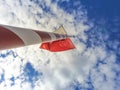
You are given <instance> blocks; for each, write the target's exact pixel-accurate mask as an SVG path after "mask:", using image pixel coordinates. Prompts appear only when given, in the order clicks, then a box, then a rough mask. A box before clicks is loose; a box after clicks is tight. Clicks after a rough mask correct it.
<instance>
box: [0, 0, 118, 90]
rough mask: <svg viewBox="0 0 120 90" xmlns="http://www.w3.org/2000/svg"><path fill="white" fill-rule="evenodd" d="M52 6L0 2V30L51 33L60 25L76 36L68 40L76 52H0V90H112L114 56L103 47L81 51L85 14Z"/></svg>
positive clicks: (29, 0) (38, 1) (34, 0)
mask: <svg viewBox="0 0 120 90" xmlns="http://www.w3.org/2000/svg"><path fill="white" fill-rule="evenodd" d="M53 1H54V0H44V1H43V0H18V1H11V0H1V1H0V12H2V13H1V14H0V23H1V24H8V25H13V26H18V27H25V28H32V29H37V30H43V31H51V32H52V31H53V30H54V29H55V28H58V27H59V25H61V24H63V25H64V27H65V29H66V30H67V32H68V33H69V34H74V35H78V36H77V37H76V38H74V39H72V40H73V42H74V44H75V46H76V49H75V50H72V51H65V52H60V53H51V52H48V51H44V50H41V49H39V48H38V47H39V45H32V46H29V47H22V48H17V49H12V50H4V51H0V76H1V77H0V89H1V90H8V89H9V90H14V89H15V90H16V89H17V90H26V89H29V90H47V89H49V90H68V89H69V90H74V89H75V88H78V89H84V90H87V89H90V88H91V89H95V90H99V89H100V90H101V89H102V90H107V89H108V86H110V87H109V90H114V89H115V90H118V89H119V86H118V84H119V80H120V79H119V77H118V78H116V77H117V75H118V76H119V74H117V73H116V72H119V71H120V69H119V68H118V67H119V66H118V64H116V63H115V62H116V55H115V54H114V53H113V52H111V53H108V52H107V51H106V47H104V45H100V46H94V47H87V45H86V43H87V40H88V39H89V38H88V36H87V34H86V33H84V32H85V31H88V30H89V29H90V28H91V27H92V26H93V24H92V23H90V24H85V22H88V21H87V12H86V11H85V10H83V9H82V5H81V3H80V2H78V3H76V2H73V4H74V5H73V6H76V7H78V6H79V9H78V10H76V11H75V10H73V12H72V13H69V12H67V11H65V9H64V8H61V7H60V6H59V5H58V3H59V1H57V0H55V1H54V3H53ZM62 2H65V1H64V0H62ZM68 2H70V1H69V0H68V1H66V3H68ZM101 39H102V40H103V38H102V37H101ZM89 40H91V41H92V40H93V39H89ZM103 44H104V43H103ZM26 65H30V67H32V69H33V70H35V71H36V72H35V73H36V74H37V76H36V74H35V75H33V76H29V75H28V74H29V73H30V74H31V73H32V72H29V69H26V67H25V66H26ZM30 67H29V68H30ZM26 70H28V71H26ZM26 72H29V73H26ZM36 77H37V78H36ZM115 79H116V80H115ZM33 83H34V84H33Z"/></svg>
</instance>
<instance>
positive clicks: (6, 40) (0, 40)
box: [0, 26, 24, 50]
mask: <svg viewBox="0 0 120 90" xmlns="http://www.w3.org/2000/svg"><path fill="white" fill-rule="evenodd" d="M20 46H24V42H23V41H22V40H21V39H20V38H19V37H18V36H17V35H16V34H15V33H13V32H12V31H10V30H8V29H6V28H4V27H2V26H0V50H3V49H10V48H16V47H20Z"/></svg>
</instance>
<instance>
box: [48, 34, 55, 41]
mask: <svg viewBox="0 0 120 90" xmlns="http://www.w3.org/2000/svg"><path fill="white" fill-rule="evenodd" d="M48 34H49V35H50V37H51V41H55V40H56V39H57V38H56V36H55V34H54V33H48Z"/></svg>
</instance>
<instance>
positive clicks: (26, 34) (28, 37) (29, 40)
mask: <svg viewBox="0 0 120 90" xmlns="http://www.w3.org/2000/svg"><path fill="white" fill-rule="evenodd" d="M4 27H5V28H7V29H9V30H10V31H12V32H14V33H15V34H17V35H18V36H19V37H20V38H21V39H22V40H23V42H24V43H25V45H32V44H38V43H41V42H42V40H41V38H40V37H39V35H38V34H37V33H36V32H34V31H32V30H30V29H24V28H18V27H11V26H4Z"/></svg>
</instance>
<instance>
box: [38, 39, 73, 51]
mask: <svg viewBox="0 0 120 90" xmlns="http://www.w3.org/2000/svg"><path fill="white" fill-rule="evenodd" d="M40 48H42V49H46V50H49V51H52V52H59V51H65V50H70V49H74V48H75V46H74V45H73V43H72V41H71V40H70V39H69V38H66V39H62V40H57V41H53V42H51V43H43V44H42V45H41V46H40Z"/></svg>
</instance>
